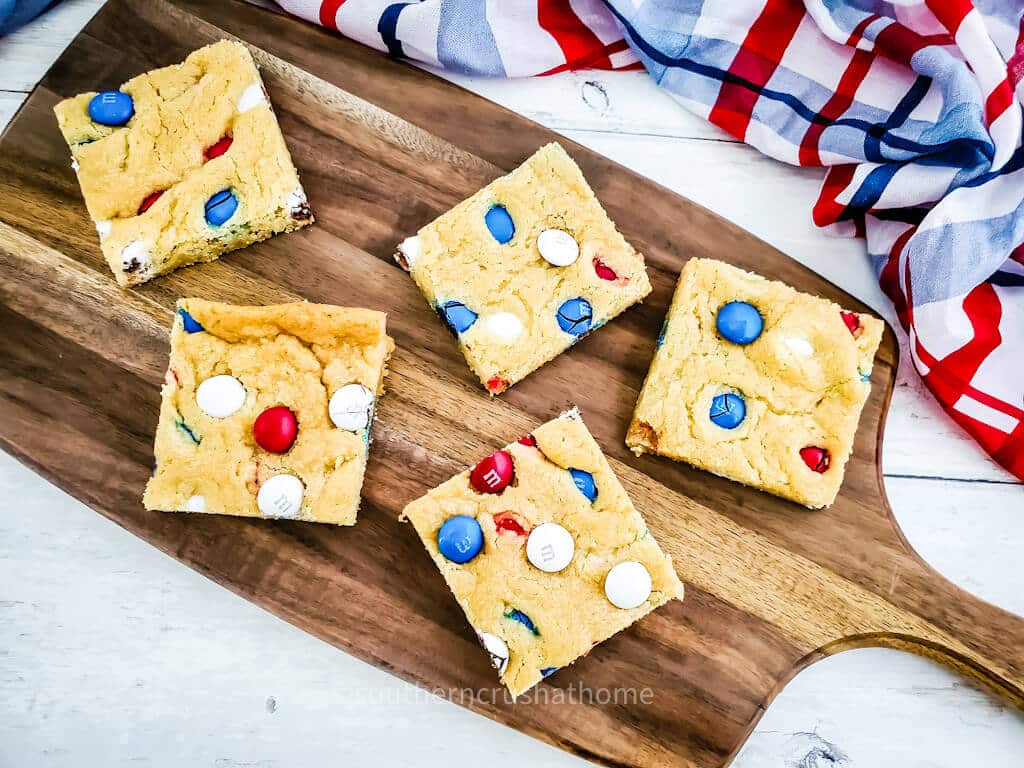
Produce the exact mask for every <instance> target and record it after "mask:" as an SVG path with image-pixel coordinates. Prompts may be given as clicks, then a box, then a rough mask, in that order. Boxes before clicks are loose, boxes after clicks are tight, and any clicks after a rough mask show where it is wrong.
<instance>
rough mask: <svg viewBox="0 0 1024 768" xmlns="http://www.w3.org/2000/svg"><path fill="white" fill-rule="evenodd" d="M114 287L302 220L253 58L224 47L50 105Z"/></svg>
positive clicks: (302, 202)
mask: <svg viewBox="0 0 1024 768" xmlns="http://www.w3.org/2000/svg"><path fill="white" fill-rule="evenodd" d="M54 112H56V114H57V121H58V123H59V125H60V130H61V133H63V134H64V139H65V141H67V143H68V145H69V146H70V147H71V154H72V156H73V158H74V159H73V161H72V165H73V167H74V168H75V170H76V171H77V173H78V183H79V186H80V187H81V189H82V197H84V198H85V205H86V208H88V210H89V215H90V216H91V217H92V219H93V222H94V223H95V224H96V230H97V231H98V232H99V237H100V247H101V249H102V250H103V255H104V257H105V258H106V260H107V263H108V264H109V265H110V269H111V270H112V271H113V273H114V277H115V278H117V281H118V283H120V284H121V285H123V286H130V285H138V284H139V283H144V282H145V281H147V280H149V279H151V278H153V277H156V276H157V275H162V274H166V273H167V272H170V271H171V270H174V269H177V268H178V267H182V266H185V265H187V264H193V263H196V262H202V261H212V260H213V259H216V258H217V257H218V256H220V255H221V254H223V253H227V252H228V251H233V250H235V249H236V248H243V247H245V246H247V245H249V244H250V243H255V242H257V241H259V240H265V239H266V238H268V237H271V236H272V235H274V234H277V233H279V232H289V231H291V230H294V229H299V228H300V227H304V226H306V225H307V224H310V223H312V221H313V216H312V214H311V213H310V210H309V205H308V204H307V202H306V195H305V193H304V192H303V191H302V185H301V184H300V183H299V176H298V173H296V171H295V167H294V166H293V165H292V161H291V157H290V156H289V154H288V148H287V147H286V146H285V143H284V138H283V137H282V136H281V129H280V128H279V127H278V125H277V119H276V118H275V117H274V112H273V110H272V109H271V107H270V102H269V101H268V99H267V94H266V91H265V90H264V88H263V83H262V81H261V79H260V75H259V72H258V71H257V70H256V65H255V63H254V62H253V59H252V56H251V55H250V54H249V51H248V50H247V49H246V48H245V46H243V45H241V44H239V43H234V42H229V41H226V40H223V41H221V42H219V43H215V44H213V45H208V46H206V47H205V48H200V49H199V50H197V51H195V52H193V53H192V54H190V55H189V57H188V58H187V59H185V61H184V62H183V63H182V64H177V65H174V66H170V67H164V68H163V69H157V70H153V71H152V72H148V73H146V74H143V75H139V76H138V77H135V78H132V79H131V80H129V81H128V82H127V83H125V84H124V85H122V86H121V88H120V90H117V91H104V92H102V93H83V94H81V95H79V96H74V97H72V98H70V99H65V100H64V101H62V102H60V103H59V104H57V106H56V107H54Z"/></svg>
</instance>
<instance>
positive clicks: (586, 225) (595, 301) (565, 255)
mask: <svg viewBox="0 0 1024 768" xmlns="http://www.w3.org/2000/svg"><path fill="white" fill-rule="evenodd" d="M395 258H396V260H397V261H398V262H399V264H401V265H402V267H403V268H405V269H406V270H408V272H409V273H410V274H411V275H412V277H413V279H414V280H415V281H416V284H417V285H418V286H419V288H420V290H421V291H422V292H423V295H424V296H425V297H426V299H427V301H429V302H430V304H431V306H433V307H434V308H435V309H436V310H437V313H438V314H439V315H440V316H441V319H442V320H443V321H444V322H445V324H446V325H447V326H448V328H449V329H450V330H451V331H452V333H454V334H455V336H456V338H457V339H458V342H459V347H460V348H461V349H462V353H463V355H464V356H465V358H466V362H468V363H469V367H470V368H472V370H473V372H474V373H475V374H476V375H477V376H478V377H479V378H480V381H481V383H483V385H484V386H485V387H486V388H487V389H488V391H489V392H491V394H498V393H500V392H503V391H504V390H505V389H507V388H508V387H510V386H511V385H512V384H515V383H516V382H517V381H519V380H520V379H522V378H523V377H524V376H526V375H527V374H529V373H530V372H532V371H534V370H536V369H537V368H539V367H540V366H541V365H543V364H544V363H546V362H547V361H548V360H551V359H552V358H554V357H556V356H557V355H558V354H560V353H561V352H563V351H564V350H566V349H567V348H568V347H570V346H572V345H573V344H574V343H575V342H576V341H577V340H579V338H580V337H581V336H583V335H584V334H585V333H587V332H588V331H591V330H594V329H596V328H599V327H600V326H602V325H603V324H604V323H606V322H608V320H610V319H611V318H613V317H615V316H616V315H618V314H619V313H620V312H622V311H623V310H624V309H626V308H627V307H630V306H632V305H633V304H635V303H636V302H638V301H640V300H641V299H643V298H644V297H645V296H646V295H647V294H648V293H650V291H651V284H650V281H649V280H648V279H647V272H646V270H645V269H644V259H643V256H641V255H640V254H639V253H637V252H636V251H635V250H634V249H633V248H632V246H630V245H629V243H627V242H626V241H625V239H624V238H623V237H622V235H621V234H619V232H618V230H616V228H615V225H614V224H613V223H612V221H611V220H610V219H609V218H608V215H607V214H606V213H605V212H604V209H603V208H602V207H601V203H599V202H598V200H597V198H596V197H595V196H594V193H593V191H592V190H591V189H590V187H589V186H588V184H587V182H586V179H584V178H583V174H582V173H581V172H580V169H579V168H578V167H577V165H576V163H574V162H573V160H572V158H570V157H569V155H568V154H566V152H565V150H564V149H562V147H561V146H559V145H558V144H548V145H547V146H544V147H541V148H540V149H539V150H538V151H537V152H536V153H535V154H534V155H533V156H532V157H530V158H529V159H528V160H527V161H526V162H525V163H523V164H522V165H521V166H519V168H517V169H516V170H514V171H513V172H512V173H510V174H508V175H507V176H503V177H501V178H500V179H497V180H496V181H493V182H492V183H491V184H489V185H487V186H486V187H484V188H483V189H482V190H480V191H479V192H477V193H476V194H475V195H473V196H472V197H471V198H469V199H468V200H466V201H464V202H462V203H460V204H459V205H457V206H455V207H454V208H453V209H452V210H450V211H448V212H447V213H445V214H444V215H442V216H441V217H440V218H438V219H437V220H436V221H434V222H433V223H431V224H428V225H427V226H425V227H423V228H422V229H421V230H420V231H419V234H418V235H416V236H415V237H410V238H407V239H406V240H405V241H404V242H403V243H402V244H401V245H400V246H399V248H398V252H397V253H396V254H395Z"/></svg>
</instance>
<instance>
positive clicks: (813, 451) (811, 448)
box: [800, 445, 832, 474]
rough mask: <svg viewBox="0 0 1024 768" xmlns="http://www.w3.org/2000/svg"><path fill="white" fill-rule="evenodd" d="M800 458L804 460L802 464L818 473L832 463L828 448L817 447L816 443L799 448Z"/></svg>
mask: <svg viewBox="0 0 1024 768" xmlns="http://www.w3.org/2000/svg"><path fill="white" fill-rule="evenodd" d="M800 458H801V459H803V460H804V464H806V465H807V466H808V467H810V468H811V469H813V470H814V471H815V472H818V473H819V474H820V473H822V472H824V471H825V470H827V469H828V466H829V464H831V463H832V456H831V455H830V454H829V452H828V448H819V447H818V446H816V445H808V446H807V447H806V448H801V449H800Z"/></svg>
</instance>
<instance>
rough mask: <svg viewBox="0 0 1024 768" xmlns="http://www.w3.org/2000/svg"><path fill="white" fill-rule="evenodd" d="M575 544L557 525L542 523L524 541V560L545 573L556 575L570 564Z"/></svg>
mask: <svg viewBox="0 0 1024 768" xmlns="http://www.w3.org/2000/svg"><path fill="white" fill-rule="evenodd" d="M575 552H576V542H574V541H573V540H572V534H571V533H569V532H568V531H567V530H565V528H563V527H562V526H560V525H559V524H558V523H543V524H541V525H538V526H537V527H536V528H534V529H533V530H532V531H530V538H528V539H527V540H526V558H527V560H529V561H530V563H531V564H532V565H533V566H534V567H535V568H539V569H540V570H542V571H545V572H547V573H557V572H558V571H560V570H562V569H563V568H565V566H567V565H568V564H569V563H570V562H572V556H573V554H574V553H575Z"/></svg>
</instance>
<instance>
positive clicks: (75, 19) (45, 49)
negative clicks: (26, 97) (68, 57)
mask: <svg viewBox="0 0 1024 768" xmlns="http://www.w3.org/2000/svg"><path fill="white" fill-rule="evenodd" d="M101 5H103V0H65V2H63V3H61V5H60V6H59V7H58V8H54V9H52V10H50V11H48V12H46V13H44V14H42V15H41V16H39V18H37V19H35V20H34V21H32V22H31V23H30V24H26V25H25V26H24V27H22V28H21V29H19V30H18V31H17V32H14V33H12V34H10V35H8V36H7V37H3V38H0V61H2V62H3V67H2V68H0V90H6V91H30V90H32V89H33V88H34V87H35V85H36V83H37V82H39V80H40V79H41V78H42V76H43V75H44V74H46V70H48V69H49V68H50V65H51V64H53V62H54V60H55V59H56V58H57V57H58V56H59V55H60V53H61V51H63V50H64V49H65V48H66V47H67V45H68V43H70V42H71V39H72V38H73V37H74V36H75V35H77V34H78V32H79V30H80V29H81V28H82V27H84V26H85V23H86V22H87V21H89V19H91V18H92V17H93V16H94V15H95V13H96V11H98V10H99V9H100V6H101Z"/></svg>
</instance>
